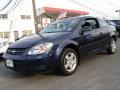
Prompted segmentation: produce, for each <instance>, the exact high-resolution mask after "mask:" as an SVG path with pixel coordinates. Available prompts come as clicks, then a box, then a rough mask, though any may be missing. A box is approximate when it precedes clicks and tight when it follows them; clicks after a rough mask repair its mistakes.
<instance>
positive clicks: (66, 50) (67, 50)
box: [60, 48, 78, 75]
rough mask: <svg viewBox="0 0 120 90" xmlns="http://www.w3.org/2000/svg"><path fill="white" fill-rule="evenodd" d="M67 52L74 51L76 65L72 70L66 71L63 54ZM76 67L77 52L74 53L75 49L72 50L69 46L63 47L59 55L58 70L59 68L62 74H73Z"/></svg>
mask: <svg viewBox="0 0 120 90" xmlns="http://www.w3.org/2000/svg"><path fill="white" fill-rule="evenodd" d="M69 52H72V53H74V54H75V56H76V64H77V65H76V67H75V69H74V70H73V71H72V72H69V71H67V70H66V68H65V65H64V60H65V56H66V54H67V53H69ZM77 67H78V54H77V53H76V51H75V50H73V49H71V48H65V49H64V50H63V51H62V54H61V57H60V70H61V72H62V74H64V75H71V74H73V73H74V72H75V71H76V69H77Z"/></svg>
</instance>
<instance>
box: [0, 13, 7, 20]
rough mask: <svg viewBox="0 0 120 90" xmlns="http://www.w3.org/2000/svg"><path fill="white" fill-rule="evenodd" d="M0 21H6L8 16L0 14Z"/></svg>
mask: <svg viewBox="0 0 120 90" xmlns="http://www.w3.org/2000/svg"><path fill="white" fill-rule="evenodd" d="M0 19H1V20H2V19H8V15H7V14H0Z"/></svg>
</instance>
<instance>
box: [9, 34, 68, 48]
mask: <svg viewBox="0 0 120 90" xmlns="http://www.w3.org/2000/svg"><path fill="white" fill-rule="evenodd" d="M68 34H70V32H59V33H58V32H57V33H42V34H34V35H31V36H28V37H24V38H22V39H20V40H18V41H16V42H14V43H12V44H11V45H10V46H9V48H30V47H33V46H34V45H36V44H38V43H45V42H51V41H54V39H57V38H59V37H63V36H67V35H68Z"/></svg>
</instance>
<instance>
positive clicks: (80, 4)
mask: <svg viewBox="0 0 120 90" xmlns="http://www.w3.org/2000/svg"><path fill="white" fill-rule="evenodd" d="M70 1H71V2H73V3H75V4H77V5H79V6H83V7H85V8H87V9H90V10H92V11H94V12H96V13H99V14H101V15H105V14H104V13H102V12H99V11H97V10H95V9H93V8H91V7H89V6H87V5H85V4H82V3H80V2H78V1H76V0H70Z"/></svg>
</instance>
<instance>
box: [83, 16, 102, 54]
mask: <svg viewBox="0 0 120 90" xmlns="http://www.w3.org/2000/svg"><path fill="white" fill-rule="evenodd" d="M86 23H89V25H88V24H86ZM81 27H82V32H81V38H82V40H83V41H84V42H83V44H82V51H84V54H85V55H86V54H87V55H88V54H91V53H93V52H96V51H98V50H100V48H101V43H100V42H101V40H102V39H103V37H102V35H101V30H100V25H99V22H98V21H97V19H96V18H86V19H85V20H84V21H83V23H82V24H81ZM84 27H86V28H87V27H89V28H87V29H84Z"/></svg>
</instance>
